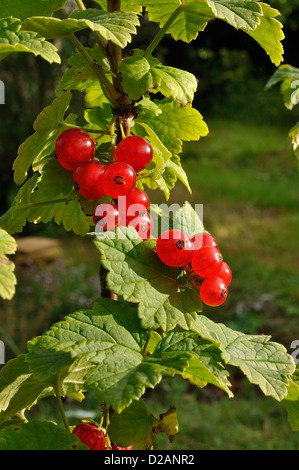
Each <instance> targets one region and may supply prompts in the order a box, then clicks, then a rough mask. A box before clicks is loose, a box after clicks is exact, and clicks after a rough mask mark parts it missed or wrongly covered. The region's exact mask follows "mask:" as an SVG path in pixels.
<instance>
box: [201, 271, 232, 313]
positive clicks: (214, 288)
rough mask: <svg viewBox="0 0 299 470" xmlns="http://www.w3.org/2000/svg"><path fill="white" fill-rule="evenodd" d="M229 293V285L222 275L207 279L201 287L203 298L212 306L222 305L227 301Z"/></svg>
mask: <svg viewBox="0 0 299 470" xmlns="http://www.w3.org/2000/svg"><path fill="white" fill-rule="evenodd" d="M227 294H228V290H227V285H226V284H225V282H224V281H223V280H222V279H220V277H210V278H208V279H205V280H204V281H203V283H202V286H201V289H200V297H201V300H202V301H203V302H204V303H205V304H206V305H209V306H211V307H218V306H219V305H222V304H223V303H224V302H225V301H226V298H227Z"/></svg>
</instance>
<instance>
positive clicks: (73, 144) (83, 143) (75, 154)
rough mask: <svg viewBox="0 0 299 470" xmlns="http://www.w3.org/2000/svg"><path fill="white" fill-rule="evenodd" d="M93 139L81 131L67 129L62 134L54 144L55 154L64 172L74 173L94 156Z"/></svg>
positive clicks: (94, 145) (94, 146)
mask: <svg viewBox="0 0 299 470" xmlns="http://www.w3.org/2000/svg"><path fill="white" fill-rule="evenodd" d="M95 151H96V144H95V141H94V139H92V137H91V136H90V135H89V134H88V133H87V132H85V131H83V130H81V129H67V130H66V131H64V132H62V133H61V134H60V136H59V137H58V139H57V140H56V144H55V152H56V156H57V158H58V161H59V163H60V164H61V166H63V168H65V169H66V170H70V171H74V170H76V168H77V167H78V166H79V165H81V163H83V162H86V161H87V160H92V159H93V158H94V156H95Z"/></svg>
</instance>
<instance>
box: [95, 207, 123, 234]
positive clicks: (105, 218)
mask: <svg viewBox="0 0 299 470" xmlns="http://www.w3.org/2000/svg"><path fill="white" fill-rule="evenodd" d="M93 221H94V224H95V225H96V228H97V230H99V231H101V232H102V231H104V232H106V231H107V230H115V228H116V227H117V225H118V208H117V206H116V205H115V204H106V203H103V204H100V205H99V206H97V207H96V208H95V210H94V213H93Z"/></svg>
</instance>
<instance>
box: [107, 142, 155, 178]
mask: <svg viewBox="0 0 299 470" xmlns="http://www.w3.org/2000/svg"><path fill="white" fill-rule="evenodd" d="M115 158H116V161H117V162H125V163H128V164H129V165H131V166H132V167H133V168H134V170H135V171H136V173H138V172H139V171H141V170H144V169H145V168H146V167H147V166H148V165H149V164H150V163H151V161H152V159H153V148H152V146H151V144H150V143H149V142H148V140H146V139H144V138H143V137H140V136H137V135H131V136H129V137H126V138H125V139H123V140H122V141H121V142H120V143H119V144H118V146H117V148H116V156H115Z"/></svg>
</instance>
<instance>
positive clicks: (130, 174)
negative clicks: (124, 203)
mask: <svg viewBox="0 0 299 470" xmlns="http://www.w3.org/2000/svg"><path fill="white" fill-rule="evenodd" d="M103 181H104V183H103V187H104V191H105V193H106V194H108V196H110V197H112V198H113V199H117V198H118V197H119V196H128V195H129V194H130V193H132V191H133V190H134V188H135V185H136V173H135V171H134V170H133V168H132V167H131V166H130V165H127V163H123V162H116V163H112V164H111V165H109V166H108V167H107V168H106V170H105V173H104V178H103Z"/></svg>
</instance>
